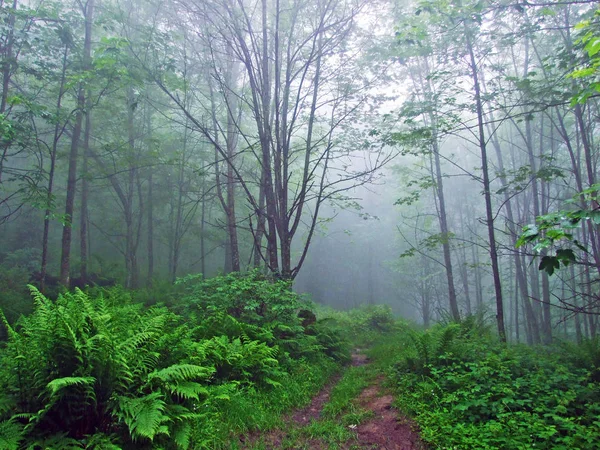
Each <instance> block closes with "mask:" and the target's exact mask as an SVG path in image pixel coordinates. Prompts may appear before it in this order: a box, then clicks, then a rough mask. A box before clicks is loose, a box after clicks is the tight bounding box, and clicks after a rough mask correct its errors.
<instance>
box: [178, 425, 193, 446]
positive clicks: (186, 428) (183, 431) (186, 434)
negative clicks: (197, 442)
mask: <svg viewBox="0 0 600 450" xmlns="http://www.w3.org/2000/svg"><path fill="white" fill-rule="evenodd" d="M174 428H175V429H174V430H173V441H175V445H177V447H179V448H183V449H188V448H189V447H190V434H191V432H192V427H191V425H190V424H189V422H187V421H185V422H180V423H178V424H177V425H175V427H174Z"/></svg>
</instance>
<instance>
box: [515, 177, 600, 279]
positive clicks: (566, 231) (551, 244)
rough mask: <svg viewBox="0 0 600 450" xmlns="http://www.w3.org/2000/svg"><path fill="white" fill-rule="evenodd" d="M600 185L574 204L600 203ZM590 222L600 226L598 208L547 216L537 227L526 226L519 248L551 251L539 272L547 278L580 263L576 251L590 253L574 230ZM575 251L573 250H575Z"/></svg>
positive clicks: (580, 209) (578, 197)
mask: <svg viewBox="0 0 600 450" xmlns="http://www.w3.org/2000/svg"><path fill="white" fill-rule="evenodd" d="M599 189H600V185H599V184H594V185H592V186H590V187H589V188H588V189H585V190H584V191H582V192H580V193H579V194H577V196H575V197H573V199H572V203H578V202H580V201H581V199H584V200H586V201H593V202H596V201H597V199H598V198H597V194H598V190H599ZM584 221H587V222H589V223H590V226H597V225H598V224H600V210H598V209H596V208H577V209H574V210H571V211H558V212H554V213H550V214H545V215H543V216H539V217H537V218H536V223H535V225H533V224H530V225H526V226H525V227H524V228H523V232H522V233H521V235H520V236H519V239H518V240H517V242H516V247H517V248H518V247H522V246H525V245H532V246H533V251H534V252H537V253H541V252H547V251H549V250H550V251H552V253H551V254H550V255H544V256H543V257H542V259H541V261H540V265H539V270H543V271H546V273H548V275H552V274H554V271H555V270H557V269H559V268H560V267H561V264H562V265H563V266H565V267H566V266H568V265H569V264H572V263H575V262H577V255H576V253H575V250H574V248H576V249H577V250H579V251H583V252H586V253H587V249H586V248H585V247H584V246H583V245H582V244H581V243H580V242H579V241H578V240H577V239H575V237H574V233H573V232H574V230H575V229H577V228H580V227H581V224H582V222H584ZM573 247H574V248H573Z"/></svg>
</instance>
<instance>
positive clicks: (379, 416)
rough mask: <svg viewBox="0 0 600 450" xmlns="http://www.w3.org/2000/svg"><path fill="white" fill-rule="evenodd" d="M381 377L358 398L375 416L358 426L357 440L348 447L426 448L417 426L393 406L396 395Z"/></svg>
mask: <svg viewBox="0 0 600 450" xmlns="http://www.w3.org/2000/svg"><path fill="white" fill-rule="evenodd" d="M382 382H383V379H382V378H378V379H377V380H376V383H375V384H373V385H372V386H369V387H368V388H366V389H365V390H364V391H363V392H362V393H361V394H360V396H359V397H358V404H359V406H360V407H361V408H363V409H366V410H368V411H373V413H374V416H373V418H372V419H370V420H369V421H367V422H364V423H361V424H360V425H358V426H357V427H356V442H355V443H353V444H351V445H349V446H347V447H345V448H348V449H350V448H355V449H356V448H361V449H381V450H425V448H426V447H425V445H424V444H423V443H422V442H421V440H420V438H419V435H418V432H417V430H416V427H415V425H414V424H413V423H411V422H410V420H408V419H407V418H406V417H403V416H401V415H399V414H398V411H397V410H395V409H394V408H393V407H392V403H393V401H394V398H393V397H392V396H391V395H388V394H385V393H384V391H383V389H382V387H381V383H382Z"/></svg>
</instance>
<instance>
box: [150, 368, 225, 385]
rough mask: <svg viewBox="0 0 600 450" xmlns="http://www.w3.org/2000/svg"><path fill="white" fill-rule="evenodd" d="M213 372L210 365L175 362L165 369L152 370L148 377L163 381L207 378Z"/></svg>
mask: <svg viewBox="0 0 600 450" xmlns="http://www.w3.org/2000/svg"><path fill="white" fill-rule="evenodd" d="M213 372H214V369H213V368H212V367H202V366H196V365H193V364H175V365H172V366H169V367H167V368H165V369H161V370H157V371H155V372H152V373H151V374H150V375H149V376H148V377H149V378H150V379H159V380H161V381H165V382H174V381H186V380H197V379H203V380H205V379H207V378H209V377H210V376H211V375H212V374H213Z"/></svg>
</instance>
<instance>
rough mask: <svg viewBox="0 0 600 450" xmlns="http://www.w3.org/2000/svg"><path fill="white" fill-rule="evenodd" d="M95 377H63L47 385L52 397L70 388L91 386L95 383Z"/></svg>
mask: <svg viewBox="0 0 600 450" xmlns="http://www.w3.org/2000/svg"><path fill="white" fill-rule="evenodd" d="M95 381H96V379H95V378H94V377H63V378H56V379H54V380H52V381H51V382H49V383H48V384H47V385H46V388H47V389H48V391H50V393H51V394H52V395H56V394H57V393H58V392H59V391H61V390H63V389H65V388H67V387H70V386H88V387H89V386H91V385H93V384H94V383H95Z"/></svg>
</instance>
